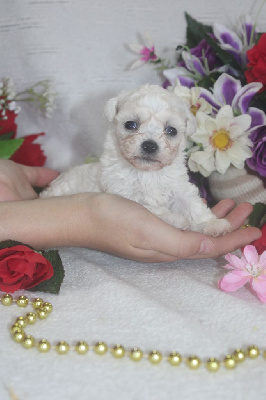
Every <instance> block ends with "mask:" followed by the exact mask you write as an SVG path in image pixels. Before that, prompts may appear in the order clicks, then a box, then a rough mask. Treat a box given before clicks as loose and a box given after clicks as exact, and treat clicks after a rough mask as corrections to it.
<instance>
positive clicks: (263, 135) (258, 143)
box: [247, 125, 266, 177]
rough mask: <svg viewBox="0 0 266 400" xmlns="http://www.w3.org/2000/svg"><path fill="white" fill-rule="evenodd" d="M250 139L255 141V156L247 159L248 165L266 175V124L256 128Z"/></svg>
mask: <svg viewBox="0 0 266 400" xmlns="http://www.w3.org/2000/svg"><path fill="white" fill-rule="evenodd" d="M250 139H251V140H252V142H253V148H252V152H253V156H252V157H251V158H249V159H248V160H247V165H248V166H249V168H251V169H252V170H254V171H257V172H258V174H259V175H261V176H263V177H266V125H264V126H261V127H260V128H258V129H256V130H254V131H253V132H252V134H251V135H250Z"/></svg>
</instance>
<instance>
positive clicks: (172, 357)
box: [168, 351, 182, 366]
mask: <svg viewBox="0 0 266 400" xmlns="http://www.w3.org/2000/svg"><path fill="white" fill-rule="evenodd" d="M168 362H169V363H170V364H171V365H173V366H175V365H179V364H180V363H181V362H182V357H181V355H180V354H179V353H177V352H176V351H172V353H170V354H169V356H168Z"/></svg>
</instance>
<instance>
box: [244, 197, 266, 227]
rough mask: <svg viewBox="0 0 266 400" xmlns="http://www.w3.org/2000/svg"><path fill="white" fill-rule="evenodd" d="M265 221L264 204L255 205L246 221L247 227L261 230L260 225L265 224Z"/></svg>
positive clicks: (265, 211)
mask: <svg viewBox="0 0 266 400" xmlns="http://www.w3.org/2000/svg"><path fill="white" fill-rule="evenodd" d="M265 219H266V204H264V203H256V204H255V205H254V207H253V211H252V213H251V214H250V216H249V219H248V223H249V225H251V226H256V227H257V228H261V227H262V225H263V224H264V223H265Z"/></svg>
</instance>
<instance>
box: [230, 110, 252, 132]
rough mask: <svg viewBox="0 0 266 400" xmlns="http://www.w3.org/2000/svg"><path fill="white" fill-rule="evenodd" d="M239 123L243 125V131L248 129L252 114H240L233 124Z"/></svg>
mask: <svg viewBox="0 0 266 400" xmlns="http://www.w3.org/2000/svg"><path fill="white" fill-rule="evenodd" d="M235 124H236V125H239V126H241V128H242V130H243V131H246V130H248V128H249V127H250V124H251V116H250V115H249V114H243V115H239V116H238V117H235V118H234V121H233V124H232V125H235Z"/></svg>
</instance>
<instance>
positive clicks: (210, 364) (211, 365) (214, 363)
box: [206, 357, 220, 372]
mask: <svg viewBox="0 0 266 400" xmlns="http://www.w3.org/2000/svg"><path fill="white" fill-rule="evenodd" d="M206 367H207V369H208V370H209V371H210V372H216V371H218V369H219V368H220V361H218V360H217V359H216V358H213V357H211V358H209V359H208V360H207V362H206Z"/></svg>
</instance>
